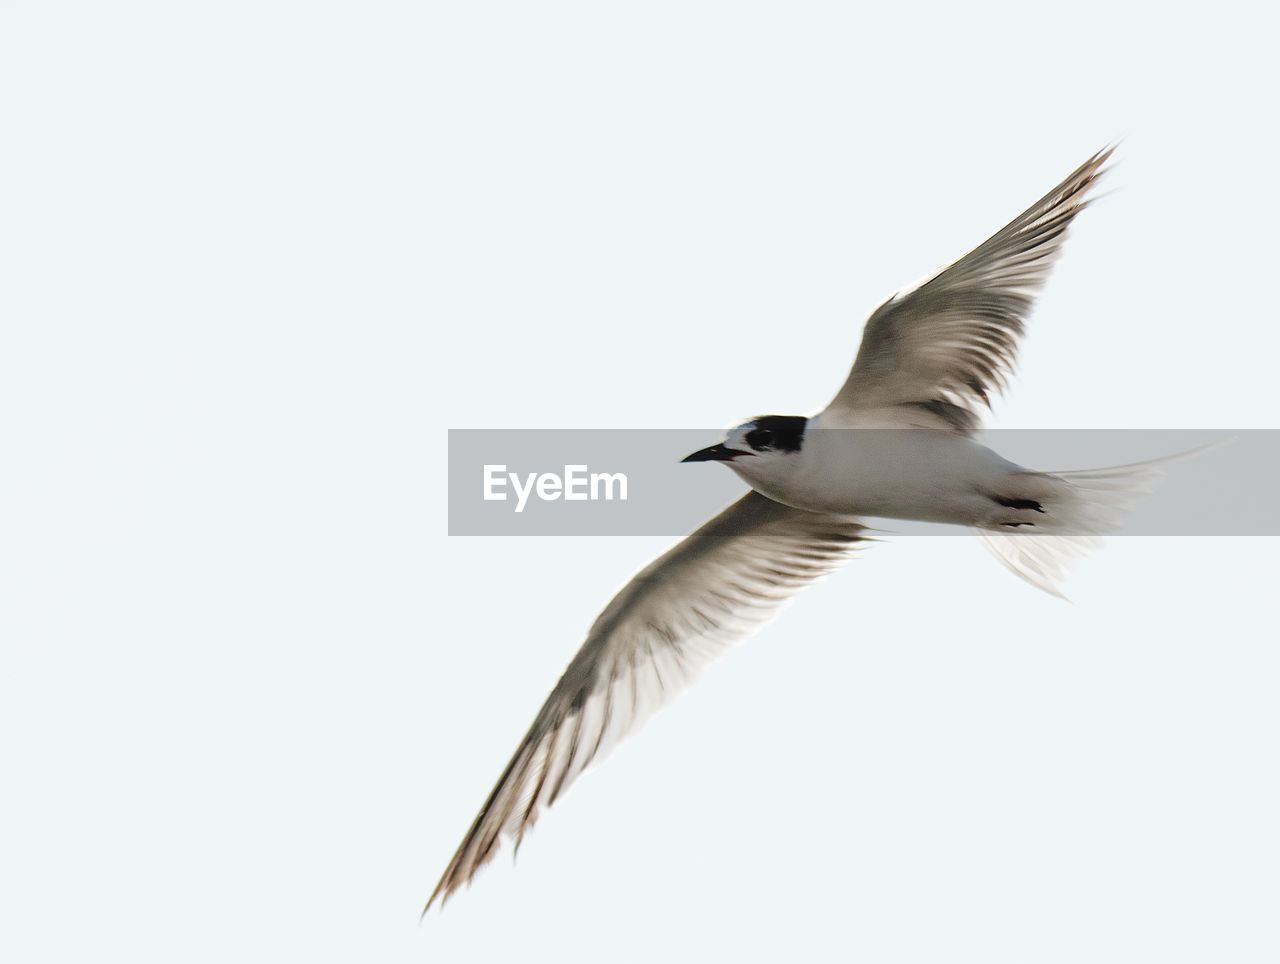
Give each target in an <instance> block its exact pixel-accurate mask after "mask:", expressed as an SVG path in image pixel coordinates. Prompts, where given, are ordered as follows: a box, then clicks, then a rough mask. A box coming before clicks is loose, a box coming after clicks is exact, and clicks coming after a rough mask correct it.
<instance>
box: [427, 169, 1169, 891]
mask: <svg viewBox="0 0 1280 964" xmlns="http://www.w3.org/2000/svg"><path fill="white" fill-rule="evenodd" d="M1113 150H1114V148H1108V149H1105V150H1102V151H1099V152H1098V153H1097V154H1095V155H1094V156H1093V157H1091V158H1089V159H1088V160H1087V161H1085V162H1084V164H1082V165H1080V167H1079V168H1077V169H1076V170H1075V171H1073V172H1072V173H1071V174H1070V175H1069V176H1068V177H1067V178H1066V179H1065V180H1063V181H1062V183H1060V184H1059V185H1058V186H1057V187H1055V188H1054V189H1053V190H1052V191H1050V192H1049V193H1048V194H1046V195H1045V196H1044V197H1042V198H1041V199H1040V200H1038V201H1036V203H1034V204H1033V205H1031V206H1030V207H1029V208H1027V210H1026V211H1024V212H1023V213H1022V214H1020V215H1018V217H1016V218H1015V219H1014V220H1013V221H1011V222H1010V223H1009V224H1008V225H1006V226H1005V227H1003V228H1001V229H1000V230H999V231H998V232H996V233H995V234H994V235H992V236H991V237H990V238H989V239H988V240H986V241H984V242H983V243H982V244H980V245H979V246H978V247H976V248H974V249H973V250H972V251H970V252H969V253H968V254H966V255H965V256H964V257H962V258H961V259H960V260H959V261H956V262H955V263H954V264H951V265H950V266H948V267H946V268H944V269H942V270H941V271H939V272H937V273H936V274H934V275H932V276H930V277H929V278H927V279H926V280H925V281H923V282H920V283H918V284H916V285H914V286H912V287H910V288H907V289H904V290H902V291H899V292H898V293H896V294H894V295H893V296H892V297H891V298H889V300H888V301H886V302H885V303H884V304H882V305H881V306H880V307H879V308H877V309H876V310H875V312H873V313H872V315H871V317H870V318H869V319H868V321H867V323H866V326H865V329H864V332H863V336H862V345H861V347H860V348H859V351H858V354H857V358H856V359H855V361H854V363H853V369H852V371H851V372H850V373H849V377H848V380H847V381H846V382H845V383H844V385H843V387H841V389H840V391H839V392H838V393H837V394H836V396H835V398H834V399H832V401H831V403H830V404H829V405H828V406H827V407H826V408H825V409H824V410H823V411H822V412H821V413H819V414H818V415H815V416H813V417H804V416H795V415H766V416H761V417H759V418H755V419H752V420H751V421H749V422H746V423H744V424H742V425H739V426H737V427H736V428H734V429H732V430H731V431H730V432H729V433H728V434H727V436H726V437H725V439H724V440H723V441H721V442H718V443H716V444H715V445H712V446H709V447H708V448H705V449H702V450H701V451H699V452H695V453H693V454H692V455H690V456H689V457H688V458H686V459H685V460H684V461H686V462H704V461H710V462H722V463H724V464H726V465H727V466H728V467H729V468H730V469H732V470H733V471H734V472H736V473H737V474H738V475H739V476H741V477H742V478H743V479H744V480H745V481H746V482H748V483H749V484H750V485H751V487H752V489H751V491H750V492H749V493H747V494H746V495H745V496H743V497H742V498H741V499H739V500H738V501H737V502H735V503H733V504H732V505H731V506H729V507H728V508H727V509H725V510H724V511H723V512H722V513H720V515H718V516H716V517H715V518H713V519H712V520H711V521H709V522H707V523H706V524H705V525H703V526H702V527H701V528H700V529H698V530H697V531H696V532H694V533H693V534H692V535H690V536H688V537H687V538H685V539H684V540H683V541H681V542H680V543H678V544H677V545H676V546H674V547H673V548H672V549H671V550H669V551H668V552H667V553H665V554H664V555H662V556H661V557H659V558H658V559H656V560H655V561H654V562H652V563H650V564H649V565H648V566H647V567H645V568H644V569H642V570H641V571H640V572H639V573H638V574H637V575H636V576H635V577H634V578H632V580H631V581H630V582H629V583H628V584H627V585H626V586H625V587H624V588H623V589H622V590H621V591H620V592H619V593H618V594H617V595H616V596H614V598H613V599H612V600H610V602H609V604H608V605H607V606H606V607H605V608H604V611H603V612H602V613H600V615H599V616H598V617H597V619H596V621H595V623H594V624H593V625H592V626H591V629H590V630H589V631H588V633H587V637H586V641H585V642H584V643H583V644H582V646H581V648H580V649H579V650H578V652H577V654H576V655H575V656H574V657H573V659H572V661H571V662H570V663H569V666H568V668H567V669H566V670H565V672H564V675H562V676H561V677H560V680H559V682H558V683H557V684H556V685H555V688H554V689H553V690H552V691H551V694H550V696H548V697H547V700H546V702H545V703H544V704H543V706H542V709H541V710H540V711H539V713H538V715H537V717H536V718H535V719H534V721H533V725H532V726H531V727H530V728H529V732H528V733H526V734H525V737H524V739H523V740H521V741H520V745H519V747H518V748H517V749H516V752H515V755H514V756H513V757H512V758H511V762H510V763H508V764H507V768H506V769H505V770H504V771H503V772H502V776H501V777H499V778H498V782H497V785H496V786H494V788H493V791H492V792H491V793H490V794H489V797H488V799H487V800H486V801H485V802H484V805H483V806H482V807H481V808H480V813H479V814H478V815H477V816H476V818H475V821H474V822H473V823H472V824H471V828H470V829H469V830H468V831H467V833H466V836H465V837H463V840H462V844H461V845H460V846H459V847H458V850H457V852H456V853H455V854H454V855H453V859H452V860H450V861H449V865H448V867H447V868H446V869H445V872H444V875H443V876H442V877H441V879H440V882H439V884H438V885H437V886H436V888H435V891H434V893H432V895H431V897H430V899H429V900H428V901H427V905H426V908H424V910H423V913H424V914H425V913H426V911H427V910H428V909H430V907H431V905H432V903H434V902H435V901H436V900H437V899H439V900H441V901H442V902H443V901H444V900H447V899H448V897H449V896H450V895H451V894H452V893H453V892H454V891H456V890H457V889H458V888H459V887H461V886H462V885H463V884H464V883H468V882H470V881H471V879H472V878H473V877H474V876H475V874H476V871H477V870H478V869H479V868H480V867H481V866H482V865H483V864H485V863H486V862H487V861H488V860H490V859H491V858H492V857H493V855H494V854H495V853H496V852H497V850H498V848H499V846H500V843H501V841H502V839H503V838H504V837H505V838H507V839H509V840H510V841H511V842H512V843H513V845H514V847H516V848H518V847H519V845H520V841H521V839H522V838H523V837H524V834H525V833H526V831H528V829H529V828H530V827H532V826H533V824H534V822H535V821H536V820H537V819H538V816H539V814H540V813H541V812H542V811H543V810H544V809H545V808H547V807H549V806H550V805H551V804H553V803H555V801H556V800H557V799H558V798H559V797H560V796H561V794H563V793H564V792H565V790H566V789H567V788H568V787H569V786H570V785H571V784H572V783H573V782H574V780H575V779H577V777H578V776H579V775H580V774H581V773H582V771H583V770H585V769H586V768H587V767H588V766H589V765H590V764H591V763H592V762H593V761H596V760H599V759H601V758H602V757H603V756H604V755H605V754H606V753H607V752H608V751H609V750H610V749H611V748H612V747H614V746H615V745H616V744H617V743H618V742H619V741H620V740H621V739H622V738H623V737H625V736H626V735H628V734H629V733H630V732H632V731H633V730H634V729H635V728H636V727H637V726H638V725H639V724H640V723H641V722H642V721H643V720H644V719H645V718H646V717H648V716H649V715H650V714H651V713H653V712H654V711H655V710H656V709H657V708H659V707H660V706H661V705H663V704H664V703H665V702H666V701H668V700H669V699H671V698H672V697H673V696H674V695H675V694H676V693H678V692H679V691H681V690H683V689H684V688H685V687H686V686H687V685H688V684H689V683H690V682H691V681H692V680H693V679H694V678H695V677H696V676H697V675H698V673H699V672H700V671H701V670H702V669H703V667H705V666H706V665H707V664H708V663H710V662H711V661H712V660H713V659H715V658H716V657H717V656H719V655H720V654H721V653H722V652H724V651H725V649H727V648H728V647H730V646H732V645H733V644H735V643H737V642H739V641H741V640H742V639H744V638H745V637H746V636H748V635H750V634H751V633H752V632H753V631H755V630H756V629H757V628H759V627H760V625H761V624H763V623H764V622H765V621H767V620H768V619H769V618H771V617H772V616H774V615H775V614H776V613H777V612H778V610H779V609H780V608H781V607H782V606H783V605H784V604H785V603H787V602H788V601H789V600H790V599H791V597H792V596H793V595H794V594H795V593H796V592H798V591H799V590H800V589H802V588H804V587H805V586H807V585H809V584H810V583H813V582H815V581H816V580H818V579H820V578H822V577H823V576H824V575H826V574H827V573H829V572H831V571H832V570H833V569H835V568H837V567H838V566H840V565H841V564H842V563H843V562H845V561H846V560H847V559H848V558H849V557H850V556H851V555H852V554H853V553H854V552H855V551H856V550H857V549H858V548H859V547H860V546H861V545H863V544H864V543H865V542H866V541H867V539H868V537H867V535H866V531H867V530H866V527H865V525H864V523H863V522H862V521H860V520H862V519H864V518H866V517H869V516H871V517H884V518H900V519H913V520H924V521H934V522H943V523H952V524H958V525H964V526H969V527H971V528H973V529H974V530H975V531H976V532H977V533H978V534H979V535H980V536H981V537H982V538H983V540H984V542H985V543H986V544H987V546H988V548H990V549H991V550H992V551H993V553H994V554H995V555H996V556H997V558H998V559H999V560H1000V561H1001V562H1002V563H1003V564H1004V565H1006V566H1007V567H1008V568H1009V569H1010V570H1012V571H1013V572H1014V573H1015V574H1017V575H1018V576H1020V577H1021V578H1023V579H1025V580H1027V581H1028V582H1030V583H1032V584H1033V585H1035V586H1037V587H1039V588H1041V589H1044V590H1046V591H1048V592H1051V593H1054V594H1060V583H1061V580H1062V578H1063V576H1064V575H1065V573H1066V571H1067V567H1068V565H1069V564H1070V562H1071V561H1072V560H1073V559H1075V558H1076V557H1078V556H1079V555H1081V554H1082V553H1084V552H1085V551H1087V550H1089V549H1090V548H1092V547H1093V546H1094V544H1095V543H1096V542H1097V535H1098V533H1101V532H1105V531H1110V529H1111V528H1112V527H1114V526H1115V525H1116V524H1118V521H1119V519H1120V518H1121V517H1122V516H1123V514H1124V512H1125V511H1126V510H1127V509H1128V508H1129V507H1130V506H1131V505H1132V503H1133V502H1134V501H1135V500H1136V499H1137V498H1138V497H1139V496H1140V495H1141V494H1142V493H1143V492H1145V491H1146V489H1147V487H1148V486H1149V485H1150V483H1151V482H1152V481H1153V480H1154V479H1155V478H1156V477H1157V476H1158V475H1159V472H1160V470H1161V468H1162V466H1163V464H1164V462H1166V461H1168V460H1167V459H1162V460H1157V461H1154V462H1146V463H1141V464H1137V465H1129V466H1119V467H1113V468H1106V469H1097V470H1092V471H1083V472H1055V473H1047V472H1036V471H1032V470H1029V469H1026V468H1023V467H1021V466H1019V465H1016V464H1014V463H1012V462H1009V461H1007V460H1006V459H1004V458H1002V457H1001V456H999V455H997V454H996V453H995V452H993V451H992V450H991V449H989V448H987V447H985V446H984V445H982V444H981V443H980V442H979V441H978V440H977V439H976V438H975V435H976V433H977V431H978V429H979V428H980V427H981V421H982V415H983V412H984V411H985V410H986V409H987V408H988V406H989V399H990V397H991V396H992V395H993V394H995V393H997V392H999V391H1001V390H1002V389H1003V388H1004V386H1005V382H1006V380H1007V378H1008V376H1009V375H1010V374H1011V373H1012V371H1013V367H1014V363H1015V360H1016V355H1017V350H1018V346H1019V342H1020V340H1021V337H1022V334H1023V328H1024V324H1025V321H1026V319H1027V316H1028V314H1029V312H1030V310H1031V306H1032V300H1033V295H1034V294H1035V292H1036V291H1037V290H1038V289H1039V288H1040V287H1042V286H1043V284H1044V282H1045V281H1046V279H1047V277H1048V275H1049V272H1050V269H1051V268H1052V267H1053V264H1054V262H1055V261H1056V260H1057V258H1058V255H1059V253H1060V251H1061V249H1062V245H1063V242H1064V240H1065V238H1066V234H1067V229H1068V227H1070V225H1071V223H1072V221H1073V220H1074V219H1075V217H1076V215H1078V214H1079V213H1080V212H1081V211H1082V210H1084V208H1085V207H1086V206H1087V205H1088V203H1089V201H1088V194H1089V192H1090V190H1091V189H1092V188H1093V186H1094V185H1095V184H1096V182H1097V180H1098V178H1099V176H1100V175H1101V174H1102V173H1103V172H1104V167H1105V165H1106V162H1107V160H1108V159H1109V158H1110V157H1111V154H1112V151H1113Z"/></svg>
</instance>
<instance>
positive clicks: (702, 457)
mask: <svg viewBox="0 0 1280 964" xmlns="http://www.w3.org/2000/svg"><path fill="white" fill-rule="evenodd" d="M750 454H751V453H750V452H742V451H739V450H738V449H731V448H729V447H728V446H725V445H711V446H708V447H707V448H705V449H699V450H698V451H696V452H694V453H693V454H692V455H686V456H685V457H684V458H682V459H681V460H680V461H681V462H732V461H733V460H734V459H735V458H737V457H738V456H739V455H750Z"/></svg>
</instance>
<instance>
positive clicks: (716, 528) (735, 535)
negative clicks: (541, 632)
mask: <svg viewBox="0 0 1280 964" xmlns="http://www.w3.org/2000/svg"><path fill="white" fill-rule="evenodd" d="M862 532H863V527H862V525H860V524H859V523H858V522H856V521H854V520H852V519H848V518H843V517H837V516H829V515H818V514H815V513H811V512H803V511H801V510H799V509H792V508H789V507H787V506H784V505H781V504H780V503H777V502H774V501H772V500H771V499H768V498H766V497H765V496H763V495H760V494H758V493H756V492H754V491H753V492H750V493H748V494H747V495H745V496H743V497H742V498H741V499H739V500H738V501H737V502H735V503H734V504H733V505H731V506H730V507H729V508H727V509H726V510H725V511H724V512H722V513H720V515H718V516H716V517H715V518H714V519H712V520H711V521H710V522H708V523H707V524H706V525H704V526H702V528H700V529H698V530H697V531H696V532H694V533H693V534H692V535H690V536H689V537H688V538H686V539H684V540H683V541H682V542H680V543H678V544H677V545H676V546H675V547H673V548H672V549H671V550H670V551H668V552H667V553H666V554H664V555H662V556H660V557H659V558H658V559H657V560H655V561H654V562H652V563H650V564H649V565H648V566H647V567H646V568H644V569H643V570H641V571H640V572H639V573H638V574H637V575H636V576H635V577H634V578H633V579H632V580H631V581H630V582H629V583H627V585H626V586H625V587H623V589H622V590H621V592H619V593H618V594H617V595H616V596H614V597H613V599H612V600H611V601H610V603H609V605H608V606H606V607H605V609H604V611H603V612H602V613H601V614H600V616H599V617H598V618H597V619H596V621H595V624H594V625H593V626H592V627H591V630H590V632H588V634H587V639H586V642H585V643H583V644H582V648H581V649H580V650H578V653H577V655H576V656H574V658H573V660H572V661H571V662H570V663H569V667H568V669H566V670H565V672H564V675H563V676H561V677H560V681H559V682H558V683H557V684H556V686H555V689H553V690H552V691H551V695H550V696H549V697H547V701H546V703H544V704H543V707H542V709H541V711H539V713H538V715H537V718H536V719H535V720H534V721H533V726H532V727H530V729H529V732H528V733H527V734H526V735H525V738H524V739H523V740H522V741H521V742H520V746H519V747H518V748H517V749H516V752H515V756H514V757H512V759H511V762H510V763H508V764H507V768H506V770H504V771H503V773H502V776H501V777H499V779H498V784H497V786H495V787H494V788H493V792H492V793H490V794H489V799H488V800H486V801H485V803H484V806H483V807H481V808H480V814H479V816H477V817H476V819H475V822H474V823H472V825H471V829H470V830H468V831H467V835H466V837H464V838H463V841H462V845H461V846H460V847H459V848H458V852H457V853H456V854H454V855H453V860H451V861H450V862H449V867H448V869H446V870H445V872H444V876H443V877H441V879H440V883H439V884H437V885H436V889H435V892H434V893H432V895H431V899H430V900H428V901H427V908H426V909H429V908H430V907H431V904H432V903H433V902H434V901H435V900H436V898H437V897H440V898H442V899H445V900H447V899H448V897H449V895H450V894H452V893H453V891H455V890H456V889H457V888H458V887H460V886H461V885H462V884H464V883H466V882H468V881H470V880H471V878H472V877H473V876H474V875H475V872H476V871H477V870H478V869H479V868H480V866H481V865H483V864H484V863H485V862H486V861H488V860H489V859H490V858H491V857H492V856H493V855H494V853H495V852H496V851H497V848H498V844H499V842H500V839H501V837H502V836H503V835H506V836H508V837H510V838H512V839H514V841H515V845H516V846H517V847H519V844H520V838H521V837H522V836H523V834H524V832H525V830H527V829H528V828H529V827H530V826H531V825H532V824H533V823H534V821H535V820H537V818H538V813H539V810H540V809H541V808H543V807H546V806H549V805H550V804H552V803H554V802H555V800H556V798H557V797H559V796H560V794H561V793H562V792H564V790H565V788H566V787H568V786H569V784H570V783H572V782H573V780H574V779H575V778H576V777H577V776H578V774H580V773H581V772H582V771H583V770H584V769H585V768H586V767H587V765H588V764H589V763H591V761H592V760H593V759H595V758H596V757H599V756H601V755H602V754H604V753H605V752H607V751H608V750H609V749H610V748H611V747H612V746H614V745H615V744H616V743H617V742H618V741H619V740H620V739H621V738H622V737H623V736H625V735H626V734H627V733H629V732H630V731H631V730H632V729H634V728H635V727H636V726H637V725H638V724H639V723H640V722H641V721H642V720H643V719H644V718H645V717H647V716H649V714H651V713H652V712H653V711H654V710H656V709H657V708H658V707H660V706H661V705H662V704H663V703H665V702H666V701H667V699H669V698H670V697H671V696H673V695H674V694H675V693H676V692H678V691H679V690H681V689H683V688H684V687H685V686H686V685H688V684H689V683H690V682H691V681H692V679H693V677H694V676H695V675H696V674H697V673H698V672H699V671H700V670H701V669H702V668H703V666H705V665H706V664H707V663H709V662H710V661H711V660H712V659H713V658H715V657H716V656H717V655H719V654H720V653H721V652H722V651H723V650H724V649H726V648H727V647H728V646H729V645H731V644H733V643H735V642H738V641H739V640H741V639H743V638H744V637H746V636H747V635H749V634H750V633H751V632H752V631H754V630H755V629H757V628H758V627H759V626H760V625H761V624H762V623H764V622H765V621H767V620H768V619H769V618H770V617H771V616H772V615H774V614H775V613H776V612H777V611H778V609H779V608H780V607H781V606H782V605H783V604H784V603H785V602H786V601H787V600H788V599H789V598H790V597H791V596H792V595H793V594H794V593H795V592H796V591H797V590H799V589H801V588H802V587H804V586H805V585H807V584H809V583H811V582H813V581H815V580H816V579H818V578H819V577H821V576H823V575H825V574H826V573H827V572H830V571H831V570H832V569H834V568H835V567H836V566H838V565H839V564H840V563H841V562H843V561H844V560H845V559H846V558H847V557H848V555H849V554H850V552H851V551H852V549H853V548H854V546H855V544H856V543H858V542H859V541H861V540H862V539H863V538H864V537H863V535H862ZM426 909H424V910H423V913H424V914H425V913H426Z"/></svg>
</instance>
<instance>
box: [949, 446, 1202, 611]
mask: <svg viewBox="0 0 1280 964" xmlns="http://www.w3.org/2000/svg"><path fill="white" fill-rule="evenodd" d="M1221 444H1223V443H1222V442H1214V443H1210V444H1209V445H1203V446H1200V447H1199V448H1194V449H1191V450H1189V451H1186V452H1179V453H1177V454H1176V455H1166V456H1164V457H1162V458H1158V459H1151V460H1150V461H1147V462H1135V463H1133V464H1132V465H1114V466H1111V467H1110V468H1105V469H1085V470H1083V471H1079V472H1036V473H1031V475H1030V480H1034V482H1035V484H1036V487H1037V488H1039V489H1041V491H1044V492H1045V493H1046V496H1047V497H1045V498H1044V502H1045V506H1044V511H1039V510H1038V511H1037V515H1036V516H1035V518H1034V521H1033V522H1029V523H1027V524H1026V527H1022V526H1021V525H1019V526H1018V527H1017V528H1012V529H974V530H973V531H974V532H976V533H977V534H978V536H979V538H981V539H982V542H983V544H984V545H985V546H986V547H987V548H988V549H989V550H990V551H991V553H992V555H994V556H995V557H996V558H997V559H999V560H1000V562H1001V564H1002V565H1004V566H1005V568H1007V569H1008V570H1009V571H1010V572H1012V573H1013V574H1014V575H1016V576H1018V577H1019V578H1020V579H1024V580H1026V581H1027V582H1029V583H1031V585H1033V586H1035V587H1036V588H1037V589H1043V590H1044V591H1045V592H1047V593H1049V594H1050V595H1053V596H1057V597H1058V598H1060V599H1066V598H1067V597H1066V596H1065V595H1063V593H1062V583H1063V582H1064V581H1065V579H1066V577H1067V575H1068V573H1069V572H1070V570H1071V567H1072V565H1074V563H1075V562H1076V560H1078V559H1080V558H1081V557H1082V556H1084V555H1087V554H1088V553H1089V552H1091V551H1093V550H1094V549H1096V548H1098V546H1100V545H1101V544H1102V539H1101V538H1100V537H1101V536H1102V535H1103V534H1105V533H1108V532H1116V531H1118V530H1119V529H1120V526H1121V524H1122V523H1123V522H1124V519H1125V516H1127V515H1128V514H1129V511H1130V510H1131V509H1132V508H1133V506H1134V505H1135V504H1136V503H1137V502H1138V500H1139V499H1141V498H1142V497H1143V496H1144V495H1146V494H1147V493H1148V492H1149V491H1151V487H1152V486H1153V485H1154V484H1155V483H1156V482H1157V481H1158V480H1159V479H1160V477H1161V476H1162V475H1163V474H1164V470H1165V468H1166V467H1167V466H1168V465H1169V464H1170V463H1171V462H1177V461H1180V460H1182V459H1186V458H1190V457H1191V456H1193V455H1199V454H1200V453H1202V452H1204V451H1206V450H1207V449H1210V448H1216V447H1217V446H1218V445H1221Z"/></svg>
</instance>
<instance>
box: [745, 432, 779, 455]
mask: <svg viewBox="0 0 1280 964" xmlns="http://www.w3.org/2000/svg"><path fill="white" fill-rule="evenodd" d="M747 444H748V445H750V446H751V447H752V448H753V449H756V450H757V451H759V450H760V449H767V448H768V447H769V446H770V445H772V444H773V432H771V431H769V429H767V428H755V429H752V430H751V431H750V432H748V433H747Z"/></svg>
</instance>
